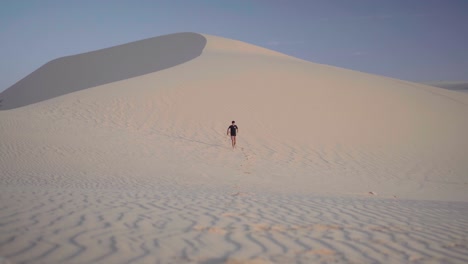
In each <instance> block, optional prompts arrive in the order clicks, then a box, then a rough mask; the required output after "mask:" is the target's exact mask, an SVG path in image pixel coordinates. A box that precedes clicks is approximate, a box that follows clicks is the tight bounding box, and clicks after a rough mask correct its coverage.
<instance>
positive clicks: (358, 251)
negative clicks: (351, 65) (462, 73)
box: [0, 33, 468, 264]
mask: <svg viewBox="0 0 468 264" xmlns="http://www.w3.org/2000/svg"><path fill="white" fill-rule="evenodd" d="M467 117H468V93H463V92H457V91H450V90H446V89H441V88H437V87H431V86H427V85H423V84H416V83H411V82H406V81H401V80H396V79H391V78H386V77H381V76H375V75H370V74H366V73H361V72H355V71H351V70H346V69H341V68H336V67H332V66H327V65H320V64H315V63H311V62H306V61H302V60H299V59H297V58H293V57H289V56H286V55H283V54H280V53H277V52H274V51H270V50H267V49H264V48H260V47H256V46H253V45H250V44H247V43H243V42H239V41H234V40H229V39H224V38H220V37H215V36H210V35H201V34H195V33H178V34H173V35H166V36H161V37H156V38H152V39H147V40H142V41H138V42H134V43H129V44H125V45H121V46H116V47H112V48H108V49H102V50H98V51H93V52H89V53H85V54H78V55H74V56H69V57H65V58H59V59H57V60H54V61H52V62H49V63H47V64H45V65H44V66H42V67H40V68H39V69H38V70H36V71H34V72H33V73H31V74H30V75H28V76H26V77H25V78H24V79H22V80H20V81H19V82H18V83H16V84H15V85H13V86H12V87H10V88H9V89H7V90H5V91H4V92H2V93H1V94H0V264H3V263H48V264H49V263H50V264H53V263H203V264H212V263H230V264H233V263H466V262H468V237H467V236H468V140H466V135H468V118H467ZM231 120H236V122H237V125H238V126H239V135H238V146H237V148H236V149H232V148H231V146H230V139H229V137H228V136H227V135H226V129H227V127H228V126H229V125H230V122H231Z"/></svg>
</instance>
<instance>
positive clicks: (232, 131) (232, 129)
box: [228, 125, 238, 136]
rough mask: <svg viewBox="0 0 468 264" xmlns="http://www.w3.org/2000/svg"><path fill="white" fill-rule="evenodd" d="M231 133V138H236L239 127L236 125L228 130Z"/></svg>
mask: <svg viewBox="0 0 468 264" xmlns="http://www.w3.org/2000/svg"><path fill="white" fill-rule="evenodd" d="M228 129H229V130H230V131H231V136H235V135H236V134H237V129H238V128H237V126H236V125H230V126H229V128H228Z"/></svg>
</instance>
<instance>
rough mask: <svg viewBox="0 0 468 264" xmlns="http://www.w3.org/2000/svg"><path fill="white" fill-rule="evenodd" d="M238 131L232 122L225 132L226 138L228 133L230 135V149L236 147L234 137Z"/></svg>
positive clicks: (234, 122)
mask: <svg viewBox="0 0 468 264" xmlns="http://www.w3.org/2000/svg"><path fill="white" fill-rule="evenodd" d="M238 130H239V128H237V126H236V121H232V125H230V126H229V127H228V130H227V135H228V136H229V132H230V133H231V141H232V148H235V147H236V135H237V131H238Z"/></svg>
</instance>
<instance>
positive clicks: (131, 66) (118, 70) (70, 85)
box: [0, 33, 206, 110]
mask: <svg viewBox="0 0 468 264" xmlns="http://www.w3.org/2000/svg"><path fill="white" fill-rule="evenodd" d="M205 44H206V39H205V38H204V37H203V36H202V35H200V34H195V33H178V34H171V35H165V36H160V37H155V38H151V39H145V40H140V41H136V42H132V43H129V44H124V45H119V46H115V47H111V48H106V49H101V50H97V51H92V52H88V53H83V54H78V55H73V56H67V57H62V58H59V59H56V60H53V61H50V62H48V63H46V64H45V65H43V66H42V67H40V68H39V69H37V70H36V71H34V72H33V73H31V74H29V75H28V76H26V77H25V78H23V79H22V80H20V81H18V82H17V83H16V84H14V85H13V86H11V87H10V88H8V89H6V90H5V91H3V92H2V93H1V94H0V100H1V104H0V110H8V109H13V108H17V107H22V106H26V105H29V104H33V103H37V102H41V101H44V100H47V99H50V98H54V97H57V96H61V95H65V94H68V93H72V92H76V91H80V90H83V89H87V88H91V87H94V86H99V85H103V84H106V83H111V82H116V81H121V80H125V79H128V78H133V77H136V76H140V75H144V74H148V73H152V72H157V71H161V70H164V69H168V68H171V67H174V66H177V65H179V64H181V63H185V62H187V61H189V60H192V59H194V58H196V57H198V56H199V55H200V54H201V53H202V51H203V48H204V47H205Z"/></svg>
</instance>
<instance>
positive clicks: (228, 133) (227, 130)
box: [226, 127, 229, 136]
mask: <svg viewBox="0 0 468 264" xmlns="http://www.w3.org/2000/svg"><path fill="white" fill-rule="evenodd" d="M226 135H228V136H229V127H228V130H227V133H226Z"/></svg>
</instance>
